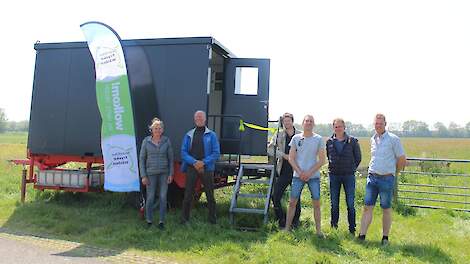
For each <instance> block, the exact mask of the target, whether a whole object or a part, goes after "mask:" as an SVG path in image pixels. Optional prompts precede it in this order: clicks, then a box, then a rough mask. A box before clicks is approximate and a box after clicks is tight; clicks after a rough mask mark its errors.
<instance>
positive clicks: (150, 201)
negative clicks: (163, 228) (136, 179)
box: [145, 173, 168, 223]
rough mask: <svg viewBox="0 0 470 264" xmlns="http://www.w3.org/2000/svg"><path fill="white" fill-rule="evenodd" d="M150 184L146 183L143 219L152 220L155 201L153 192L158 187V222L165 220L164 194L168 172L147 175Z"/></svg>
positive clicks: (166, 190) (166, 189)
mask: <svg viewBox="0 0 470 264" xmlns="http://www.w3.org/2000/svg"><path fill="white" fill-rule="evenodd" d="M148 179H149V181H150V184H149V185H147V199H146V201H145V220H147V222H149V223H152V222H153V207H154V203H155V193H156V192H157V188H158V189H159V194H158V200H159V201H160V206H159V209H160V219H159V220H160V223H164V222H165V215H166V206H167V203H166V195H167V192H168V182H167V181H168V174H167V173H165V174H157V175H149V176H148Z"/></svg>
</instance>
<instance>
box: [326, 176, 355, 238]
mask: <svg viewBox="0 0 470 264" xmlns="http://www.w3.org/2000/svg"><path fill="white" fill-rule="evenodd" d="M341 185H343V188H344V193H345V196H346V206H347V208H348V223H349V231H350V232H355V231H356V209H355V208H354V197H355V194H356V178H355V177H354V175H333V174H330V197H331V226H332V227H338V220H339V198H340V194H341Z"/></svg>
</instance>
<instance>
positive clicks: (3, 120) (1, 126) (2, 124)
mask: <svg viewBox="0 0 470 264" xmlns="http://www.w3.org/2000/svg"><path fill="white" fill-rule="evenodd" d="M6 128H7V115H6V114H5V111H4V110H3V108H0V133H4V132H5V131H6Z"/></svg>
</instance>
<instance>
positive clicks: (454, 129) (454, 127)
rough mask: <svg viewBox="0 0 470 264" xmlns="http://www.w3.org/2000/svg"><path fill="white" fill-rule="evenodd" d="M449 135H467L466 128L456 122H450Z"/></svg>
mask: <svg viewBox="0 0 470 264" xmlns="http://www.w3.org/2000/svg"><path fill="white" fill-rule="evenodd" d="M449 136H451V137H465V129H464V128H463V127H461V126H459V125H458V124H457V123H455V122H450V124H449Z"/></svg>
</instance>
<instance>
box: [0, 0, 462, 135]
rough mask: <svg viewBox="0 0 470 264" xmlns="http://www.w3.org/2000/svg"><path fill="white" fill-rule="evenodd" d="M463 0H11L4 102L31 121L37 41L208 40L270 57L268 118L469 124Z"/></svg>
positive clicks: (5, 22) (5, 15) (4, 47)
mask: <svg viewBox="0 0 470 264" xmlns="http://www.w3.org/2000/svg"><path fill="white" fill-rule="evenodd" d="M468 14H470V1H432V0H426V1H412V0H406V1H377V0H374V1H278V2H275V1H243V0H239V1H222V0H219V1H205V0H198V1H176V0H172V1H96V0H95V1H88V0H80V1H47V0H43V1H31V2H30V1H10V2H9V3H8V5H3V6H2V9H1V11H0V25H1V26H0V27H1V34H2V40H1V41H0V54H1V61H2V63H0V70H1V75H0V81H1V83H2V86H1V87H0V108H3V109H4V110H5V111H6V114H7V117H8V119H9V120H16V121H19V120H24V119H29V110H30V104H31V93H32V83H33V77H34V62H35V50H34V48H33V45H34V43H35V42H36V41H40V42H41V43H48V42H68V41H84V37H83V35H82V32H81V30H80V27H79V26H80V24H82V23H84V22H87V21H101V22H104V23H106V24H108V25H110V26H111V27H113V28H114V29H115V30H116V31H117V32H118V33H119V35H120V36H121V38H123V39H141V38H164V37H195V36H212V37H215V38H216V39H217V40H218V41H219V42H221V43H222V44H223V45H224V46H225V47H227V48H228V49H229V50H230V51H232V52H233V53H234V54H236V55H237V57H240V58H269V59H271V69H270V71H271V72H270V104H269V107H270V109H269V111H270V119H272V120H274V119H276V118H277V117H278V116H280V115H281V114H282V113H284V112H286V111H287V112H292V113H293V114H294V115H295V116H296V117H297V119H301V117H303V116H304V115H305V114H312V115H313V116H314V117H315V121H316V122H317V123H329V122H330V121H331V120H332V119H333V118H335V117H342V118H344V119H345V120H346V121H351V122H353V123H362V124H365V125H370V123H371V122H372V119H373V117H374V115H375V113H377V112H382V113H384V114H385V115H386V116H387V119H388V121H389V122H393V123H400V122H404V121H406V120H411V119H414V120H421V121H425V122H427V123H428V124H430V126H431V127H432V125H433V124H434V123H435V122H437V121H441V122H443V123H444V124H449V122H451V121H453V122H456V123H457V124H459V125H462V126H464V125H465V124H466V123H467V122H470V107H469V99H470V96H469V93H470V88H469V87H470V49H469V47H470V16H469V15H468Z"/></svg>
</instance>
